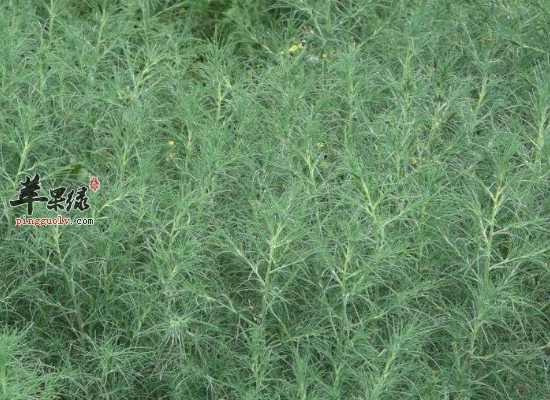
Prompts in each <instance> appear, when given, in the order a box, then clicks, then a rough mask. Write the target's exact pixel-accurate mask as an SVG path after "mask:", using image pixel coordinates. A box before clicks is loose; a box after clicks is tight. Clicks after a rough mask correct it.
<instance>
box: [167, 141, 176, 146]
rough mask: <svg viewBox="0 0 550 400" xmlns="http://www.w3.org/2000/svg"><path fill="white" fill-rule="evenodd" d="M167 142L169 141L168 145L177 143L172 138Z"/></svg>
mask: <svg viewBox="0 0 550 400" xmlns="http://www.w3.org/2000/svg"><path fill="white" fill-rule="evenodd" d="M167 143H168V146H170V147H174V146H175V145H176V142H175V141H174V140H172V139H170V140H169V141H168V142H167Z"/></svg>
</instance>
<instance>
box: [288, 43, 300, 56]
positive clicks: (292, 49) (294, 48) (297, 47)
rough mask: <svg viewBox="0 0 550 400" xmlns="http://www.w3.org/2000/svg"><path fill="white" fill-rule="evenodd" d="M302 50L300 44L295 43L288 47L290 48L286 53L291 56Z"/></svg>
mask: <svg viewBox="0 0 550 400" xmlns="http://www.w3.org/2000/svg"><path fill="white" fill-rule="evenodd" d="M302 48H303V46H302V43H296V44H293V45H292V46H290V48H289V49H288V52H289V53H291V54H292V53H296V52H297V51H300V50H302Z"/></svg>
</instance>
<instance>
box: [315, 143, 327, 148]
mask: <svg viewBox="0 0 550 400" xmlns="http://www.w3.org/2000/svg"><path fill="white" fill-rule="evenodd" d="M317 147H318V148H320V149H322V148H323V147H325V144H324V143H323V142H317Z"/></svg>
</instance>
